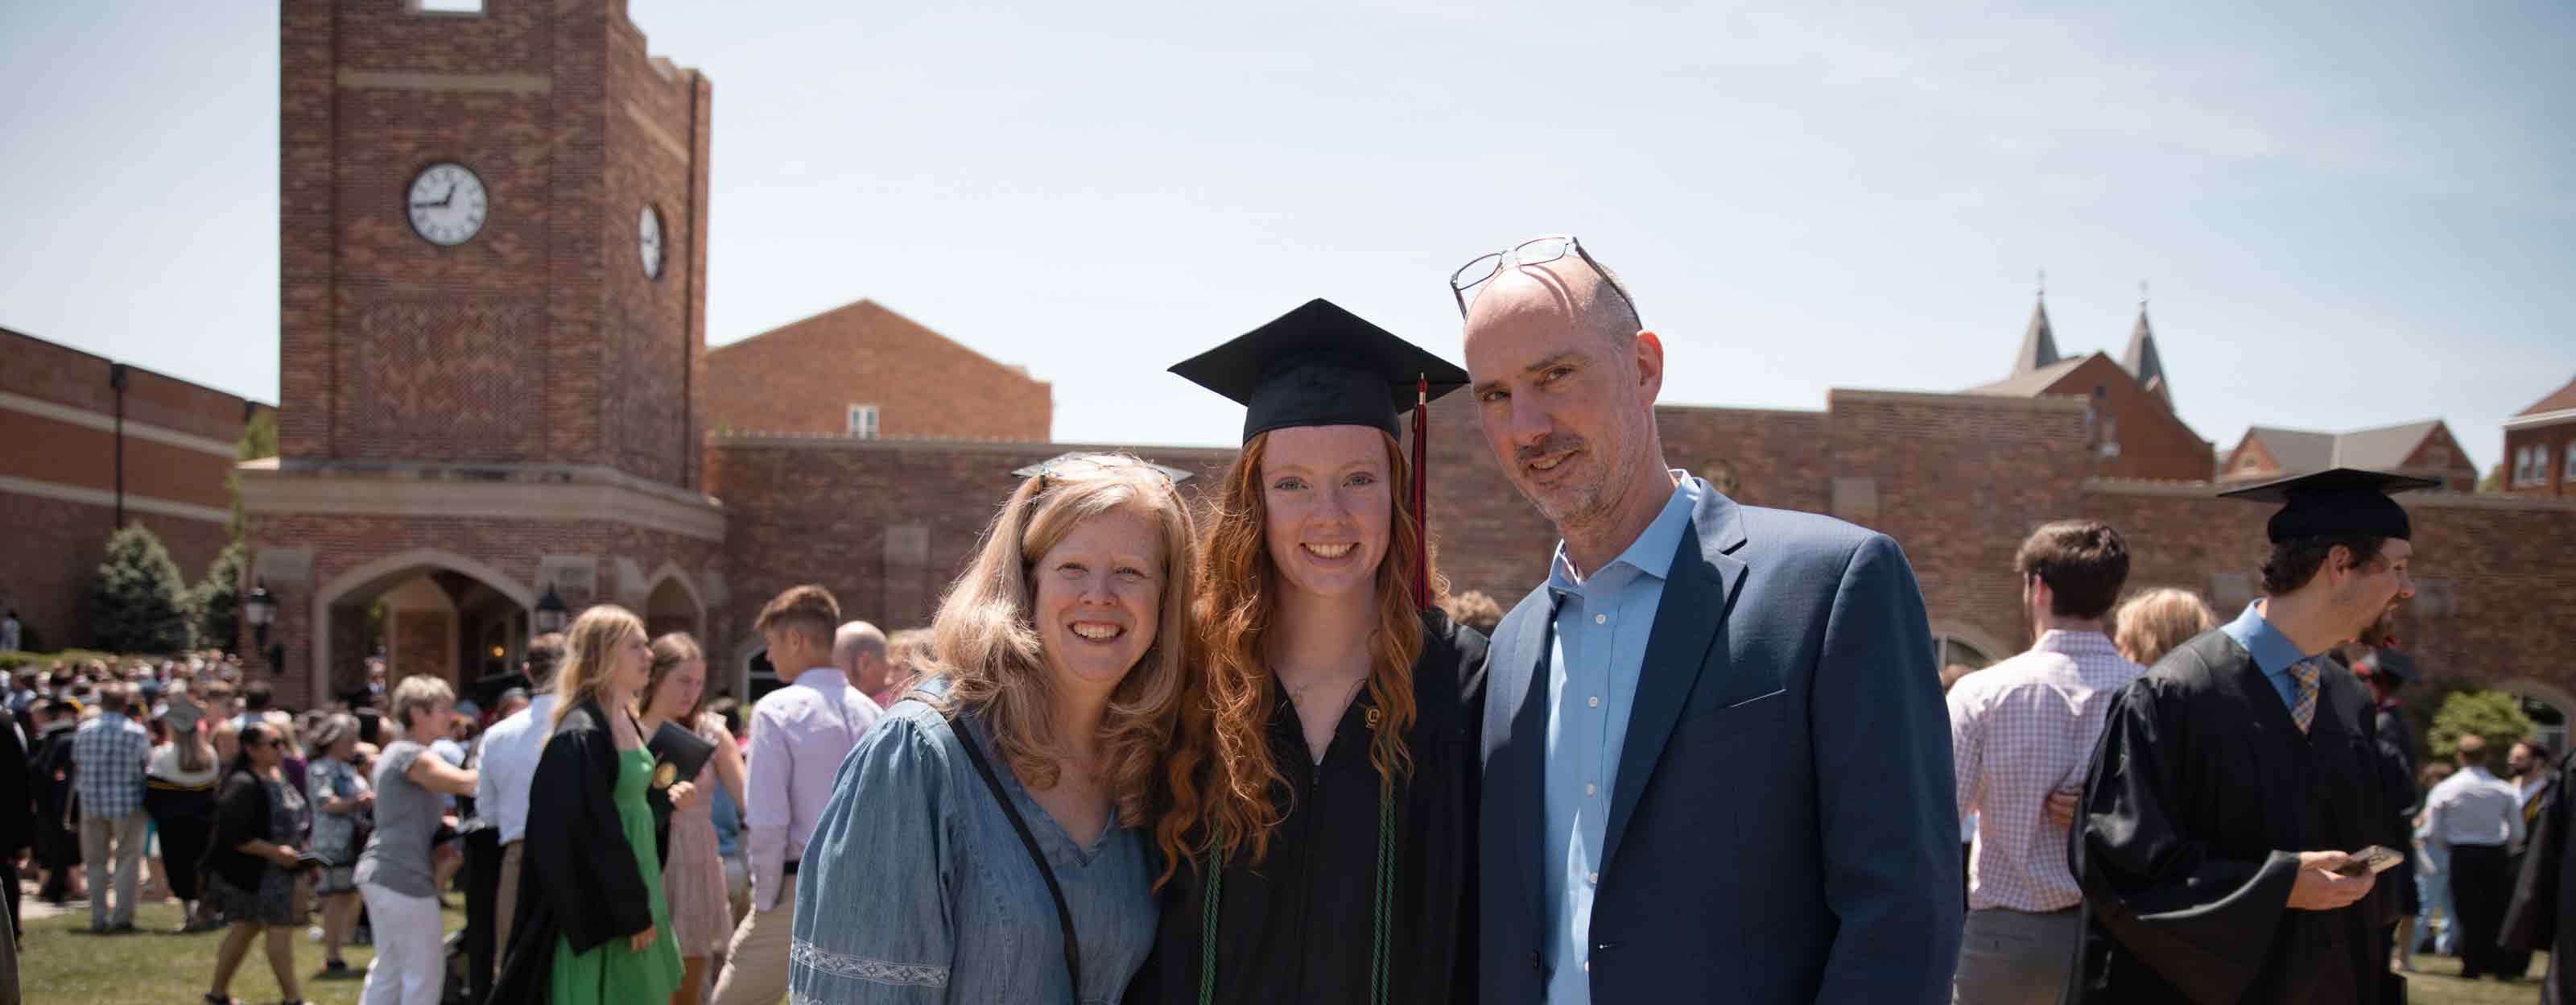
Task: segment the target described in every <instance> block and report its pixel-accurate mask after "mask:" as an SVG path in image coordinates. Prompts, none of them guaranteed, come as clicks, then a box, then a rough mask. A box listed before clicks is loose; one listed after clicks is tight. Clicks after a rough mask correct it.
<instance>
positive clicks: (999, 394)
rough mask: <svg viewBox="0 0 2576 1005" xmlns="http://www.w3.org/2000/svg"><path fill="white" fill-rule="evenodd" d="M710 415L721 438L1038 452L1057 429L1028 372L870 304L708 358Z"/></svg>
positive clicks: (1045, 397) (1048, 399)
mask: <svg viewBox="0 0 2576 1005" xmlns="http://www.w3.org/2000/svg"><path fill="white" fill-rule="evenodd" d="M706 406H707V423H708V427H709V428H711V429H714V430H716V431H718V432H724V433H758V434H768V435H779V434H803V435H811V436H852V437H858V438H861V439H874V438H877V437H908V438H916V439H919V438H931V439H970V440H1017V441H1020V442H1023V443H1043V442H1046V440H1047V438H1048V437H1049V436H1050V435H1051V434H1052V431H1053V426H1054V421H1055V402H1054V398H1053V397H1052V395H1051V394H1050V392H1049V390H1048V388H1047V385H1046V383H1045V382H1043V381H1039V380H1036V379H1033V378H1031V377H1030V376H1029V374H1028V371H1027V370H1024V369H1021V368H1019V367H1015V366H1006V365H1004V364H1001V363H996V362H994V361H992V360H990V359H986V358H984V357H983V356H982V355H979V354H977V353H976V352H975V351H974V350H972V349H968V348H966V347H965V346H962V345H958V344H957V343H955V342H953V341H950V340H949V339H947V338H946V337H944V336H941V335H940V334H939V333H938V332H934V331H931V330H930V329H928V328H925V327H923V326H922V325H920V324H919V323H917V322H915V321H913V320H912V319H911V318H907V317H904V316H903V315H901V314H897V313H895V312H893V311H890V310H887V309H886V308H885V307H884V306H883V305H880V304H878V303H876V302H875V301H872V300H861V301H859V302H857V303H854V304H849V305H847V306H843V307H839V308H835V309H833V310H829V311H825V312H823V313H821V314H817V315H814V316H813V317H810V318H806V319H804V320H802V321H798V322H795V323H793V324H789V325H786V326H783V327H780V328H775V329H771V330H770V331H767V332H763V333H761V334H758V335H754V336H752V337H750V338H747V339H743V340H742V341H739V342H732V343H728V344H725V345H720V346H717V347H715V348H713V349H710V350H708V351H707V369H706Z"/></svg>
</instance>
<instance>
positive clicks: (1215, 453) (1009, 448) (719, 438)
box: [708, 433, 1242, 461]
mask: <svg viewBox="0 0 2576 1005" xmlns="http://www.w3.org/2000/svg"><path fill="white" fill-rule="evenodd" d="M708 440H709V441H710V445H711V446H713V447H715V448H716V449H719V450H722V449H725V448H728V447H740V448H754V449H768V450H879V451H885V452H888V453H907V452H912V451H930V450H935V451H941V452H945V453H959V452H963V453H976V454H1026V453H1031V452H1043V453H1045V454H1046V455H1047V456H1049V457H1053V456H1055V455H1057V454H1066V453H1082V452H1086V451H1104V452H1116V453H1123V454H1134V455H1136V456H1138V457H1144V458H1149V459H1150V458H1156V457H1161V458H1169V459H1195V460H1209V461H1232V460H1233V459H1234V455H1236V454H1238V453H1241V452H1242V451H1241V450H1240V449H1238V448H1235V447H1210V446H1156V445H1152V444H1135V443H1039V442H1035V441H1022V440H950V439H936V438H931V437H882V436H881V437H877V438H875V439H860V438H857V437H853V436H843V435H840V434H837V433H722V434H718V435H715V436H710V437H708Z"/></svg>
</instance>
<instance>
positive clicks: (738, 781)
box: [712, 727, 751, 815]
mask: <svg viewBox="0 0 2576 1005" xmlns="http://www.w3.org/2000/svg"><path fill="white" fill-rule="evenodd" d="M715 734H716V735H715V736H714V737H712V739H714V740H715V744H716V779H717V780H719V781H722V782H723V783H724V787H725V796H726V798H729V799H732V800H733V810H734V813H735V814H736V815H740V814H744V813H748V812H750V811H751V804H750V803H747V802H744V801H743V793H744V791H745V789H744V786H743V780H742V748H741V747H737V746H735V745H734V742H733V734H731V733H727V732H725V731H724V729H723V728H722V727H718V728H717V729H716V730H715Z"/></svg>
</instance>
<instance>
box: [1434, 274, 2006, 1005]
mask: <svg viewBox="0 0 2576 1005" xmlns="http://www.w3.org/2000/svg"><path fill="white" fill-rule="evenodd" d="M1451 286H1452V287H1453V288H1454V289H1456V290H1457V291H1458V302H1459V308H1460V310H1461V311H1462V312H1463V313H1464V314H1465V315H1466V317H1467V324H1466V342H1467V370H1468V373H1469V375H1470V377H1471V380H1472V383H1471V385H1470V388H1469V390H1470V393H1471V394H1472V395H1473V397H1474V400H1475V404H1476V408H1477V414H1478V415H1479V417H1480V418H1481V420H1482V422H1483V425H1484V432H1485V439H1486V442H1487V444H1488V445H1489V446H1490V447H1491V448H1492V450H1493V452H1494V458H1495V460H1496V461H1497V462H1498V463H1499V464H1500V465H1501V466H1502V468H1503V471H1504V473H1505V474H1506V475H1507V476H1509V477H1510V479H1511V481H1512V484H1513V485H1514V486H1515V487H1516V488H1518V489H1519V490H1520V492H1521V494H1522V495H1523V496H1525V497H1527V498H1528V499H1529V501H1530V503H1531V505H1533V506H1536V507H1537V508H1538V510H1539V512H1540V513H1542V514H1545V515H1546V517H1547V518H1548V520H1549V522H1551V523H1553V524H1555V525H1556V529H1557V533H1558V534H1559V535H1560V536H1561V537H1562V540H1561V541H1559V543H1558V545H1557V548H1556V557H1555V561H1554V563H1553V569H1552V571H1551V573H1550V574H1549V576H1548V580H1547V582H1546V583H1545V584H1542V585H1541V586H1540V587H1539V588H1538V589H1536V590H1533V591H1531V592H1530V594H1529V595H1528V596H1527V597H1526V598H1524V599H1523V600H1521V602H1520V604H1519V606H1517V607H1516V608H1514V609H1513V611H1512V612H1511V614H1509V615H1508V616H1506V617H1505V618H1504V619H1503V621H1502V623H1501V624H1500V625H1498V626H1496V628H1495V635H1494V639H1493V645H1492V648H1491V650H1490V658H1489V660H1488V662H1487V664H1486V674H1487V677H1486V687H1487V689H1486V706H1485V715H1484V724H1483V736H1484V741H1483V751H1482V754H1483V764H1484V784H1485V792H1484V796H1485V798H1484V805H1483V808H1482V818H1481V819H1482V826H1481V828H1480V831H1481V834H1482V841H1483V847H1482V849H1481V854H1480V857H1479V867H1480V872H1481V888H1480V899H1479V902H1480V904H1481V906H1482V912H1483V923H1484V931H1483V935H1482V954H1481V965H1480V967H1479V970H1480V972H1481V980H1480V988H1481V990H1482V1000H1483V1001H1485V1002H1487V1003H1502V1005H1534V1003H1537V1002H1541V1001H1545V1002H1550V1003H1554V1005H1580V1003H1585V1002H1594V1001H1599V1002H1642V1001H1675V1000H1692V1001H1696V1000H1702V999H1706V998H1709V997H1710V996H1720V997H1724V998H1726V999H1727V1000H1730V1001H1742V1002H1819V1001H1834V1002H1864V1001H1865V1002H1873V1003H1878V1002H1891V1003H1922V1005H1929V1003H1934V1002H1945V1001H1948V1000H1949V994H1950V974H1951V970H1952V967H1953V966H1954V965H1955V964H1956V962H1957V960H1958V954H1959V926H1960V912H1961V908H1960V900H1959V898H1960V881H1959V852H1958V844H1957V842H1958V834H1959V822H1958V812H1957V807H1956V805H1955V801H1954V798H1953V796H1952V793H1951V788H1952V783H1951V770H1950V730H1949V718H1948V715H1947V713H1946V711H1945V710H1944V708H1943V706H1942V703H1941V688H1940V680H1939V674H1938V668H1936V667H1935V666H1934V665H1933V658H1932V640H1931V634H1930V629H1929V628H1928V626H1927V625H1926V623H1925V620H1924V614H1923V598H1922V595H1921V592H1920V591H1919V590H1918V589H1917V587H1916V586H1915V582H1914V572H1913V569H1912V568H1911V567H1910V566H1908V565H1907V564H1906V561H1905V555H1904V553H1903V552H1902V551H1900V550H1898V548H1897V546H1896V542H1894V541H1893V540H1890V539H1889V538H1888V537H1887V536H1886V535H1884V534H1877V533H1872V532H1870V531H1868V530H1865V529H1863V528H1860V527H1855V526H1852V525H1850V524H1847V523H1843V522H1841V521H1838V520H1833V519H1829V518H1827V517H1822V516H1816V515H1813V514H1807V513H1794V512H1789V511H1786V510H1774V509H1761V508H1757V507H1751V506H1740V505H1737V504H1736V503H1735V501H1734V500H1731V499H1728V498H1727V497H1726V496H1725V495H1724V494H1722V493H1720V492H1719V491H1718V490H1717V489H1716V488H1714V487H1712V486H1711V485H1710V484H1709V483H1708V482H1706V481H1704V480H1702V479H1700V478H1697V477H1694V476H1692V475H1691V474H1690V473H1689V472H1687V471H1680V470H1675V469H1673V468H1671V467H1669V466H1668V465H1667V464H1666V463H1665V461H1664V456H1663V442H1662V439H1661V437H1660V436H1659V434H1658V433H1657V431H1656V428H1655V415H1654V406H1655V396H1656V394H1657V393H1658V392H1659V391H1660V390H1661V389H1662V386H1663V377H1664V345H1663V341H1662V339H1661V338H1659V337H1657V336H1656V334H1655V333H1654V332H1651V331H1647V330H1645V328H1644V326H1643V325H1641V324H1640V323H1639V322H1638V320H1637V313H1636V308H1635V306H1634V304H1633V303H1631V302H1630V300H1629V298H1628V295H1627V291H1626V290H1625V289H1623V288H1621V287H1620V286H1619V285H1618V282H1617V280H1616V279H1615V278H1614V277H1612V276H1611V275H1610V274H1609V273H1608V272H1606V271H1603V270H1602V269H1601V268H1599V267H1598V266H1597V265H1596V264H1595V263H1594V262H1593V260H1592V259H1591V257H1590V256H1589V255H1587V254H1585V253H1584V252H1583V250H1582V249H1581V248H1580V246H1579V245H1577V244H1576V242H1575V241H1574V240H1573V239H1572V238H1569V237H1547V238H1538V239H1536V240H1532V241H1526V242H1523V243H1522V244H1521V245H1519V246H1518V247H1516V248H1513V249H1511V250H1509V251H1504V252H1498V253H1496V254H1493V255H1487V256H1484V257H1482V258H1479V259H1477V260H1476V261H1474V262H1471V263H1469V265H1468V266H1467V267H1466V268H1464V269H1461V270H1460V271H1459V273H1458V274H1457V275H1456V276H1454V277H1453V278H1452V279H1451ZM1471 292H1472V293H1474V294H1475V297H1474V299H1472V300H1470V299H1469V294H1470V293H1471ZM1748 769H1750V770H1748Z"/></svg>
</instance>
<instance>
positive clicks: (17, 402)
mask: <svg viewBox="0 0 2576 1005" xmlns="http://www.w3.org/2000/svg"><path fill="white" fill-rule="evenodd" d="M0 408H5V409H8V410H10V411H13V412H25V413H27V414H29V415H33V416H36V417H37V418H41V419H52V420H54V421H56V422H63V423H69V424H71V425H75V426H80V427H83V428H86V429H95V430H98V431H99V432H102V433H113V432H116V416H113V415H109V414H107V413H104V412H93V411H90V410H89V409H86V408H74V407H72V406H70V405H65V404H61V403H59V402H52V401H46V400H44V399H43V398H30V397H28V396H26V395H23V394H12V393H10V392H8V391H0ZM125 435H127V436H131V437H134V438H135V439H138V440H150V441H152V442H154V443H162V444H168V445H170V446H173V447H179V448H181V449H185V450H194V451H197V452H198V453H204V454H213V455H215V456H217V457H221V458H223V459H225V460H228V461H229V460H232V459H233V454H234V452H235V449H236V447H235V445H234V444H230V443H226V442H224V441H222V440H218V439H215V438H213V437H208V436H199V435H197V434H195V433H182V432H180V431H178V430H176V429H164V428H162V427H160V426H155V425H152V424H151V423H148V422H136V421H134V420H132V419H127V420H125Z"/></svg>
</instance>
